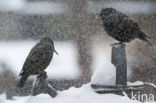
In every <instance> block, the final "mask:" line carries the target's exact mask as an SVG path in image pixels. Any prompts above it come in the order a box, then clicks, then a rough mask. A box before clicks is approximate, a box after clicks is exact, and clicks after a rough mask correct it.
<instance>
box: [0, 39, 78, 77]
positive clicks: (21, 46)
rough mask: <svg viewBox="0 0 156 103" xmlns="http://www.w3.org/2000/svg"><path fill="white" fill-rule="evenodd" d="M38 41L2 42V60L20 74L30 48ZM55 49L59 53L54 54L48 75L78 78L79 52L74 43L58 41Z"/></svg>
mask: <svg viewBox="0 0 156 103" xmlns="http://www.w3.org/2000/svg"><path fill="white" fill-rule="evenodd" d="M36 42H37V41H18V42H11V41H9V42H0V51H1V53H0V61H2V62H4V63H6V64H7V65H9V66H10V69H11V71H13V72H14V73H15V74H16V76H18V75H19V73H20V71H21V69H22V66H23V63H24V61H25V59H26V57H27V56H28V53H29V52H30V49H31V48H32V47H33V46H34V45H35V44H36ZM55 49H56V50H57V52H58V53H59V55H56V54H54V56H53V59H52V62H51V63H50V65H49V66H48V68H47V69H46V71H47V73H48V77H49V78H57V79H61V78H66V79H74V78H77V77H78V76H79V67H78V63H77V59H75V58H77V57H76V56H77V52H76V48H75V47H74V45H72V43H70V42H61V43H60V42H56V43H55ZM69 57H70V58H69ZM67 58H68V59H67ZM71 64H72V65H71ZM0 70H1V69H0Z"/></svg>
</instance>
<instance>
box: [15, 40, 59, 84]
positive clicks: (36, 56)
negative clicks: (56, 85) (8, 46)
mask: <svg viewBox="0 0 156 103" xmlns="http://www.w3.org/2000/svg"><path fill="white" fill-rule="evenodd" d="M53 52H55V53H56V54H58V53H57V52H56V50H55V48H54V43H53V41H52V40H51V39H50V38H49V37H44V38H42V39H41V40H40V41H39V43H37V44H36V45H35V46H34V47H33V48H32V49H31V51H30V53H29V55H28V57H27V58H26V60H25V63H24V65H23V68H22V70H21V72H20V74H19V76H21V79H20V81H19V83H18V84H17V86H18V87H23V86H24V84H25V82H26V80H27V78H28V77H29V76H30V75H36V74H42V73H45V71H44V70H45V69H46V68H47V66H48V65H49V64H50V62H51V60H52V57H53Z"/></svg>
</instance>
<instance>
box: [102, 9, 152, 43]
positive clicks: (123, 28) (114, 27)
mask: <svg viewBox="0 0 156 103" xmlns="http://www.w3.org/2000/svg"><path fill="white" fill-rule="evenodd" d="M99 17H101V19H102V21H103V26H104V28H105V30H106V32H107V33H108V34H109V35H110V36H111V37H113V38H114V39H116V40H118V41H119V42H120V43H122V42H130V41H131V40H134V39H135V38H138V39H141V40H143V41H145V42H147V43H148V44H150V45H152V44H151V43H150V42H149V40H148V39H150V37H149V36H147V35H146V34H145V33H143V32H142V30H141V28H140V27H139V26H138V24H137V23H136V22H134V21H132V20H131V19H129V18H128V16H126V15H125V14H123V13H121V12H119V11H117V10H116V9H114V8H103V9H102V10H101V13H100V14H99Z"/></svg>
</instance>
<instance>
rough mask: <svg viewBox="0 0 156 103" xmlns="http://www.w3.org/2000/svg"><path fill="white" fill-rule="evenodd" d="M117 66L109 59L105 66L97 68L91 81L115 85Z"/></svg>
mask: <svg viewBox="0 0 156 103" xmlns="http://www.w3.org/2000/svg"><path fill="white" fill-rule="evenodd" d="M115 78H116V68H115V66H114V65H113V64H112V63H110V62H109V61H106V60H105V61H104V63H103V66H101V67H100V68H97V69H96V70H95V72H94V74H93V76H92V79H91V83H92V84H98V85H115Z"/></svg>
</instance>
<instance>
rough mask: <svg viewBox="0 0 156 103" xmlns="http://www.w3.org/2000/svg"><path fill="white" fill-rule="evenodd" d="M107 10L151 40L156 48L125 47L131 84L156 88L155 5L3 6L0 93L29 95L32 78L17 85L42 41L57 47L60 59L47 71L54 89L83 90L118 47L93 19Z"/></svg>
mask: <svg viewBox="0 0 156 103" xmlns="http://www.w3.org/2000/svg"><path fill="white" fill-rule="evenodd" d="M104 7H113V8H116V9H117V10H119V11H121V12H123V13H125V14H126V15H128V16H129V17H130V18H131V19H132V20H134V21H136V22H137V23H138V25H139V26H140V27H141V28H142V30H143V31H144V32H145V33H146V34H148V35H149V36H151V37H152V39H151V42H152V43H153V47H151V46H149V45H148V44H146V43H144V42H142V41H140V40H137V39H136V40H134V41H132V42H131V43H128V44H127V46H126V50H127V62H128V80H129V81H131V82H134V81H137V80H141V81H147V82H152V83H156V75H155V74H156V40H155V39H156V35H155V34H156V1H155V0H1V1H0V93H3V92H6V93H8V98H9V95H10V94H11V95H28V94H30V89H28V88H31V84H32V80H33V79H32V78H31V77H30V79H29V81H28V82H27V84H26V86H25V87H24V88H22V89H17V88H16V82H17V81H18V79H19V77H18V75H19V72H20V70H21V69H22V65H23V63H24V61H25V58H26V57H27V55H28V53H29V51H30V49H31V48H32V47H33V46H34V45H35V44H36V43H37V42H38V40H39V39H40V38H41V37H43V36H49V37H51V38H52V39H53V40H54V41H55V48H56V50H57V51H58V53H59V56H56V55H54V57H53V60H52V62H51V64H50V65H49V67H48V68H47V69H46V71H47V72H48V77H49V78H48V79H49V82H50V83H51V84H52V86H53V87H54V88H55V89H57V90H64V89H68V88H69V87H71V86H76V87H80V86H81V85H82V84H84V83H88V82H89V81H90V80H91V76H92V74H93V72H94V71H95V70H96V69H98V68H103V69H107V67H106V66H104V65H103V64H104V61H111V60H110V59H111V46H110V45H111V44H113V43H115V42H117V41H115V40H114V39H112V38H111V37H110V36H108V35H107V34H106V32H105V31H104V28H103V26H102V22H101V20H100V19H96V18H95V16H96V15H97V14H98V13H100V10H101V9H102V8H104ZM104 75H107V73H106V74H104ZM147 91H148V92H150V93H151V92H152V91H153V90H152V89H149V90H147Z"/></svg>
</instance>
